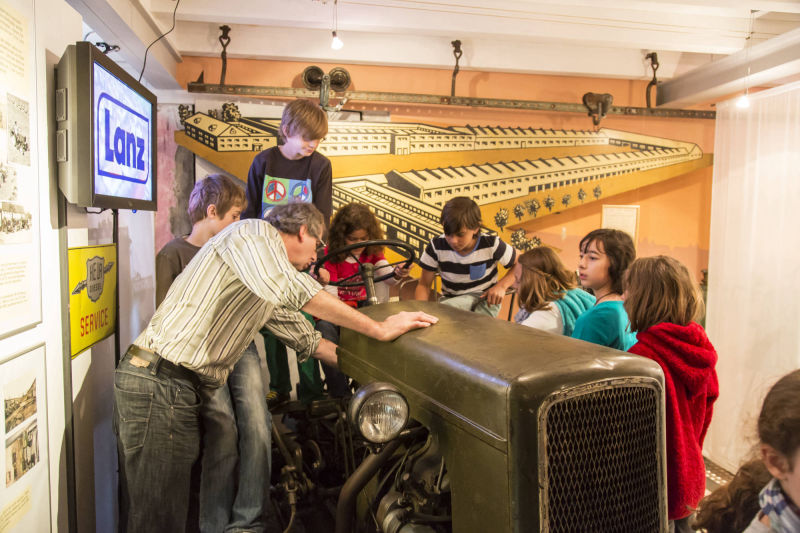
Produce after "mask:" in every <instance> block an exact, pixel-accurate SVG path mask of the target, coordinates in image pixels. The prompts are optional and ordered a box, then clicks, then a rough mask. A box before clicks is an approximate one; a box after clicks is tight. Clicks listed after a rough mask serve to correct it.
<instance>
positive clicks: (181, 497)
mask: <svg viewBox="0 0 800 533" xmlns="http://www.w3.org/2000/svg"><path fill="white" fill-rule="evenodd" d="M131 357H132V356H131V354H130V353H126V354H125V356H124V357H123V358H122V360H121V361H120V363H119V366H118V367H117V370H116V371H115V373H114V413H113V422H112V423H113V429H114V434H115V435H116V437H117V452H118V455H119V485H120V502H119V530H120V532H122V533H126V532H130V533H137V532H139V531H171V532H178V533H180V532H182V531H184V528H185V527H186V519H187V514H188V507H189V485H190V478H191V470H192V464H193V463H194V462H195V460H196V459H197V457H198V455H199V454H200V403H201V397H200V390H201V388H200V386H199V383H198V382H196V381H195V380H192V379H188V378H187V373H189V374H190V372H189V371H186V370H184V371H183V372H176V371H175V367H172V366H171V365H169V364H164V363H163V362H161V364H154V363H150V365H149V366H148V367H144V368H143V367H141V366H135V365H133V364H131Z"/></svg>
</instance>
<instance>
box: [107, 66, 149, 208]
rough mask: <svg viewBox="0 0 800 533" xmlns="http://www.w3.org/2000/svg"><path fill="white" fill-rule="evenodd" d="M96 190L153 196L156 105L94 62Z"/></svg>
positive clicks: (126, 195) (136, 196)
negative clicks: (153, 135)
mask: <svg viewBox="0 0 800 533" xmlns="http://www.w3.org/2000/svg"><path fill="white" fill-rule="evenodd" d="M93 74H94V75H93V80H94V82H93V83H94V91H93V94H94V102H93V107H94V138H95V143H96V145H95V156H94V157H95V161H94V163H95V179H94V193H95V194H101V195H105V196H115V197H120V198H132V199H136V200H152V198H151V196H152V187H151V184H150V180H151V179H152V174H151V161H152V156H153V153H152V150H153V147H152V146H151V142H150V141H151V138H152V137H151V128H153V118H154V117H153V115H154V110H153V106H152V105H151V104H150V102H149V101H148V100H146V99H145V98H143V97H142V96H141V95H140V94H139V93H137V92H136V91H135V90H133V89H132V88H131V87H129V86H128V85H126V84H125V83H123V82H122V81H121V80H120V79H119V78H117V77H116V76H114V75H113V74H111V73H110V72H109V71H108V70H106V69H105V68H103V67H102V66H100V65H99V64H98V63H94V66H93Z"/></svg>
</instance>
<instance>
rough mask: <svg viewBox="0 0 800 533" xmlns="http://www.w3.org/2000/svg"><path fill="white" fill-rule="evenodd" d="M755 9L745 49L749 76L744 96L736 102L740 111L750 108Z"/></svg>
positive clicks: (745, 80) (746, 80)
mask: <svg viewBox="0 0 800 533" xmlns="http://www.w3.org/2000/svg"><path fill="white" fill-rule="evenodd" d="M755 13H756V10H755V9H751V10H750V31H748V32H747V40H746V42H745V49H744V62H745V64H746V65H747V74H746V75H745V77H744V94H743V95H742V96H740V97H739V98H738V100H736V107H738V108H739V109H747V108H748V107H750V97H749V93H750V84H749V81H750V41H751V40H752V38H753V21H754V19H755Z"/></svg>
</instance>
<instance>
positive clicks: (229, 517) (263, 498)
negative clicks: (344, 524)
mask: <svg viewBox="0 0 800 533" xmlns="http://www.w3.org/2000/svg"><path fill="white" fill-rule="evenodd" d="M203 400H204V404H203V407H202V409H201V417H202V420H203V428H204V431H205V437H204V441H203V459H202V463H203V466H202V473H201V476H200V531H202V532H203V533H206V532H208V533H220V532H222V531H225V532H235V531H254V532H262V531H264V527H265V525H264V523H265V516H264V515H265V513H266V511H267V505H268V502H269V479H270V466H271V465H270V460H271V457H270V446H271V443H270V428H271V426H272V417H271V415H270V413H269V411H268V410H267V402H266V398H265V396H264V384H263V382H262V380H261V364H260V361H259V358H258V352H257V351H256V345H255V344H254V343H250V345H249V346H248V347H247V348H246V349H245V351H244V352H243V353H242V357H241V359H239V362H238V363H236V366H234V367H233V372H231V375H230V376H229V377H228V383H227V385H223V386H222V387H220V388H218V389H213V390H209V391H205V393H204V397H203ZM237 466H238V469H237ZM237 474H238V475H237ZM237 479H238V483H237Z"/></svg>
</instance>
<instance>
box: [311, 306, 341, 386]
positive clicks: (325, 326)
mask: <svg viewBox="0 0 800 533" xmlns="http://www.w3.org/2000/svg"><path fill="white" fill-rule="evenodd" d="M314 329H316V330H317V331H319V332H320V333H322V338H323V339H325V340H328V341H331V342H332V343H334V344H339V326H337V325H336V324H334V323H333V322H328V321H327V320H317V323H316V324H315V325H314ZM320 364H322V369H323V370H324V371H325V383H326V384H327V385H328V394H330V395H331V396H333V397H334V398H343V397H345V396H347V395H348V394H349V393H350V385H349V381H350V379H349V378H348V377H347V375H346V374H344V373H343V372H342V371H341V370H339V367H337V366H335V365H329V364H328V363H325V362H323V361H320Z"/></svg>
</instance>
